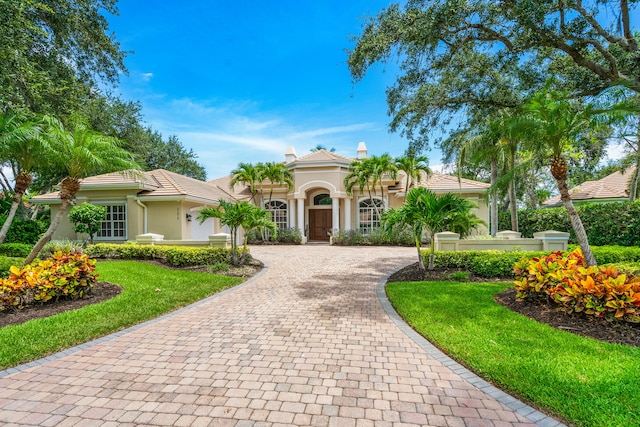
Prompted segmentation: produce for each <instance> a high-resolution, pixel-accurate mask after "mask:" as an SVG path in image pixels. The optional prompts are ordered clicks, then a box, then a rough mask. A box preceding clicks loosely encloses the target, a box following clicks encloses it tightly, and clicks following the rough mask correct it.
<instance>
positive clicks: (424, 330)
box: [387, 282, 640, 426]
mask: <svg viewBox="0 0 640 427" xmlns="http://www.w3.org/2000/svg"><path fill="white" fill-rule="evenodd" d="M509 286H511V285H510V284H505V283H457V282H417V283H390V284H388V285H387V294H388V296H389V299H390V300H391V302H392V304H393V305H394V307H395V308H396V310H397V311H398V313H399V314H400V315H401V316H402V317H403V318H404V319H405V320H406V321H407V323H409V324H410V325H411V326H412V327H413V328H415V329H416V330H417V331H418V332H419V333H421V334H422V335H423V336H425V337H426V338H428V339H429V340H430V341H431V342H433V343H434V344H436V345H437V346H438V347H440V348H441V349H443V350H444V351H445V352H447V353H448V354H449V355H450V356H452V357H453V358H455V359H457V360H458V361H460V362H461V363H463V364H464V365H466V366H467V367H469V368H470V369H471V370H473V371H475V372H476V373H477V374H478V375H480V376H482V377H483V378H485V379H487V380H489V381H491V382H493V383H495V384H497V385H498V386H499V387H501V388H502V389H503V390H505V391H507V392H510V393H513V394H515V395H518V396H519V397H521V398H523V399H524V400H526V401H529V402H530V403H532V404H533V405H534V406H538V407H543V408H548V409H549V410H550V411H551V412H553V413H556V414H558V415H559V416H561V417H564V418H565V419H566V420H569V421H570V422H571V423H575V424H576V425H581V426H638V425H640V348H637V347H629V346H624V345H617V344H608V343H603V342H599V341H596V340H593V339H590V338H584V337H580V336H577V335H573V334H570V333H568V332H563V331H559V330H556V329H553V328H551V327H549V326H547V325H545V324H541V323H538V322H536V321H534V320H531V319H528V318H527V317H525V316H522V315H520V314H517V313H514V312H512V311H511V310H509V309H507V308H505V307H502V306H501V305H499V304H497V303H496V302H495V301H494V300H493V296H494V295H496V294H498V293H500V292H502V291H503V290H504V289H506V288H507V287H509Z"/></svg>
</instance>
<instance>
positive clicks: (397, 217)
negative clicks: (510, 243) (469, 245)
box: [382, 187, 482, 270]
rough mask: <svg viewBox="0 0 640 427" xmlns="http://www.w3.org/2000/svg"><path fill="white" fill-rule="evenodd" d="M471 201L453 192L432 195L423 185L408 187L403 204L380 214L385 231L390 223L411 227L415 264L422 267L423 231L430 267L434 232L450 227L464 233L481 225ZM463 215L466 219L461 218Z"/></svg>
mask: <svg viewBox="0 0 640 427" xmlns="http://www.w3.org/2000/svg"><path fill="white" fill-rule="evenodd" d="M473 207H474V206H473V204H472V203H471V202H469V201H468V200H465V199H463V198H461V197H460V196H458V195H456V194H453V193H445V194H442V195H439V196H438V195H436V194H435V193H433V192H432V191H431V190H429V189H427V188H424V187H415V188H412V189H411V190H409V192H408V193H407V196H406V198H405V202H404V204H403V205H402V206H401V207H400V208H398V209H389V210H388V211H386V212H385V213H384V214H383V216H382V224H383V227H384V230H385V231H386V232H391V231H392V229H393V226H394V225H405V226H409V227H411V229H412V231H413V237H414V241H415V245H416V250H417V251H418V265H419V267H420V269H421V270H424V269H425V267H424V261H423V259H422V253H421V243H422V236H423V233H425V232H426V234H427V235H428V236H429V238H430V240H431V244H430V247H431V249H430V255H429V267H428V268H429V270H432V269H433V265H434V259H435V238H434V236H435V234H436V233H439V232H441V231H444V230H446V229H447V228H448V227H454V229H456V231H462V232H463V233H465V234H466V233H468V232H469V231H470V230H471V229H472V228H474V227H476V226H477V225H480V224H482V221H480V220H479V219H478V218H477V217H475V215H474V214H472V213H471V212H470V210H471V208H473ZM463 218H466V220H462V219H463Z"/></svg>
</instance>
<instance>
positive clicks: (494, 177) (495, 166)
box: [489, 157, 498, 237]
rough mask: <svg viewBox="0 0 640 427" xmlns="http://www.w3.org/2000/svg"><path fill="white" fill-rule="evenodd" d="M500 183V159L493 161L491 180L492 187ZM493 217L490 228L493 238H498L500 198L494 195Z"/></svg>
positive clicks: (491, 217)
mask: <svg viewBox="0 0 640 427" xmlns="http://www.w3.org/2000/svg"><path fill="white" fill-rule="evenodd" d="M496 181H498V159H497V158H495V157H494V158H492V159H491V178H490V185H491V187H493V186H494V185H495V183H496ZM490 209H491V216H490V217H489V223H490V224H489V228H490V229H491V237H496V233H497V231H498V198H497V197H496V194H495V193H494V194H493V195H492V196H491V207H490Z"/></svg>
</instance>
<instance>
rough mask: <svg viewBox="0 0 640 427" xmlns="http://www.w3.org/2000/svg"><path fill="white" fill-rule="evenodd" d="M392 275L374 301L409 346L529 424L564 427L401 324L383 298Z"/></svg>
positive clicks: (395, 312) (401, 320) (402, 322)
mask: <svg viewBox="0 0 640 427" xmlns="http://www.w3.org/2000/svg"><path fill="white" fill-rule="evenodd" d="M392 274H393V272H392V273H389V274H388V275H387V276H386V277H384V278H383V279H382V280H380V282H378V288H377V293H378V299H379V300H380V304H382V307H383V308H384V311H386V312H387V315H388V316H389V318H390V319H391V320H392V321H393V323H395V324H396V326H397V327H398V328H400V330H401V331H402V332H404V333H405V334H406V335H407V337H409V338H410V339H411V340H412V341H413V342H415V343H416V344H417V345H418V346H420V348H421V349H423V350H424V351H425V352H426V353H427V354H428V355H429V356H431V357H432V358H433V359H435V360H437V361H439V362H440V363H442V365H443V366H446V367H447V368H449V369H451V371H453V372H454V373H456V374H458V375H459V376H460V378H464V379H465V380H466V381H468V382H469V383H470V384H472V385H473V386H474V387H476V388H477V389H478V390H480V391H482V392H484V393H486V394H487V395H489V396H491V397H493V398H495V399H496V400H497V401H498V402H500V403H502V404H503V405H505V406H507V407H509V408H511V409H513V410H514V411H516V412H517V413H518V414H520V415H522V416H524V417H526V418H528V419H529V420H531V421H534V422H535V423H536V424H537V425H539V426H544V427H560V426H564V424H562V423H561V422H559V421H558V420H556V419H554V418H551V417H550V416H548V415H546V414H544V413H542V412H540V411H538V410H537V409H535V408H532V407H531V406H529V405H527V404H526V403H523V402H521V401H520V400H518V399H516V398H515V397H513V396H511V395H508V394H507V393H505V392H504V391H502V390H500V389H499V388H497V387H495V386H494V385H493V384H491V383H488V382H487V381H485V380H484V379H482V378H480V377H479V376H477V375H476V374H475V373H473V372H472V371H470V370H469V369H467V368H465V367H464V366H462V365H461V364H460V363H458V362H456V361H455V360H453V359H452V358H451V357H449V356H447V355H446V354H445V353H444V352H442V350H440V349H439V348H438V347H436V346H435V345H433V344H432V343H431V342H429V341H428V340H427V339H425V338H424V337H423V336H422V335H420V334H419V333H418V332H416V330H415V329H413V328H412V327H411V326H409V324H407V322H405V321H404V319H403V318H402V317H400V315H399V314H398V312H397V311H396V310H395V308H393V305H392V304H391V301H389V298H387V292H386V290H385V287H386V284H387V281H388V280H389V277H391V275H392Z"/></svg>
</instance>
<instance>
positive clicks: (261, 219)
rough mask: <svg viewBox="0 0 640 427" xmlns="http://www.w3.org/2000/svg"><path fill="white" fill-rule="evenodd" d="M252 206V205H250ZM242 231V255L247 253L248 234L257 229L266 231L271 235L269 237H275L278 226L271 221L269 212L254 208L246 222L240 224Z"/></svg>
mask: <svg viewBox="0 0 640 427" xmlns="http://www.w3.org/2000/svg"><path fill="white" fill-rule="evenodd" d="M252 206H254V205H252ZM242 228H243V229H244V242H243V245H242V253H243V254H246V253H247V241H248V240H249V232H250V231H251V230H255V229H257V228H261V229H263V230H267V231H268V232H269V233H271V236H273V237H277V235H278V225H277V224H276V223H275V222H273V221H272V215H271V213H270V212H268V211H266V210H264V209H261V208H259V207H258V206H254V209H253V210H252V211H251V212H250V215H248V216H247V218H246V220H245V221H244V222H243V223H242Z"/></svg>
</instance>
